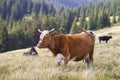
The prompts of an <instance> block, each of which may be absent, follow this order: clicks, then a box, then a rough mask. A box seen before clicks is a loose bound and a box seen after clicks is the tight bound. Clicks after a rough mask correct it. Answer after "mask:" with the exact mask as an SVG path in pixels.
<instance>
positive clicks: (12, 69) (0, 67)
mask: <svg viewBox="0 0 120 80" xmlns="http://www.w3.org/2000/svg"><path fill="white" fill-rule="evenodd" d="M95 33H96V44H95V50H94V51H95V52H94V64H93V71H88V70H85V69H86V67H85V66H86V64H85V63H84V62H83V61H80V62H74V61H70V62H69V64H68V69H67V70H65V71H63V70H58V69H57V66H56V65H57V64H56V61H55V59H54V58H53V56H52V53H51V52H49V51H47V50H46V49H38V48H36V49H37V51H38V53H39V56H38V57H34V56H23V52H25V51H28V50H29V48H28V49H21V50H15V51H9V52H5V53H3V54H0V80H120V26H119V27H112V28H105V29H102V30H97V31H95ZM107 34H110V35H112V36H113V39H111V40H110V41H108V44H106V43H105V42H102V43H101V44H99V41H98V36H100V35H107Z"/></svg>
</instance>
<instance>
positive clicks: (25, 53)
mask: <svg viewBox="0 0 120 80" xmlns="http://www.w3.org/2000/svg"><path fill="white" fill-rule="evenodd" d="M23 55H24V56H29V55H32V56H38V53H37V51H36V50H35V48H34V47H32V48H31V49H30V50H29V51H28V52H24V53H23Z"/></svg>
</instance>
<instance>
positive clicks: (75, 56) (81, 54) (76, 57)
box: [70, 48, 90, 61]
mask: <svg viewBox="0 0 120 80" xmlns="http://www.w3.org/2000/svg"><path fill="white" fill-rule="evenodd" d="M89 51H90V48H86V49H84V50H81V49H76V50H74V49H73V51H72V52H70V59H71V60H73V61H80V60H82V59H84V58H85V57H86V56H87V55H88V54H89V53H90V52H89Z"/></svg>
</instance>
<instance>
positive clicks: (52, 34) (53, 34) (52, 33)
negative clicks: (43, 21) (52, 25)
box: [49, 31, 57, 36]
mask: <svg viewBox="0 0 120 80" xmlns="http://www.w3.org/2000/svg"><path fill="white" fill-rule="evenodd" d="M49 34H50V35H51V36H55V35H56V34H57V31H54V32H51V33H49Z"/></svg>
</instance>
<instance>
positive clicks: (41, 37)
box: [40, 30, 49, 39]
mask: <svg viewBox="0 0 120 80" xmlns="http://www.w3.org/2000/svg"><path fill="white" fill-rule="evenodd" d="M48 33H49V31H48V30H44V31H42V33H41V35H40V39H43V38H44V36H45V35H46V34H48Z"/></svg>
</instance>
